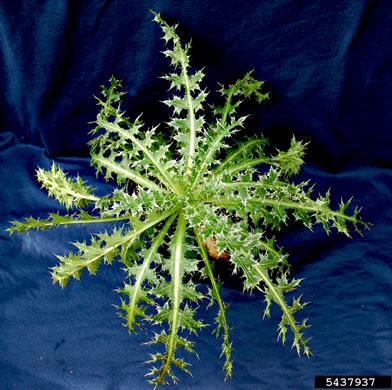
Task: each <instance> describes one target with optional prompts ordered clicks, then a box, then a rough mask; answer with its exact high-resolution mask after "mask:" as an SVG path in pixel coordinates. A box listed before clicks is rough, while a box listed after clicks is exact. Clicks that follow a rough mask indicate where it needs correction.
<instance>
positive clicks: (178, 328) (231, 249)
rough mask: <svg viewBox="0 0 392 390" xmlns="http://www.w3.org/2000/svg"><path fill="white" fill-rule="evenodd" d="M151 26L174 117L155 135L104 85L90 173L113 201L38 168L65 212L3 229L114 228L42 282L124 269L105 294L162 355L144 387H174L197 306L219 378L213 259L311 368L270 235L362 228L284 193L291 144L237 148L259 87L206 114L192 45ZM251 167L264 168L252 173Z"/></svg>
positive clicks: (231, 89) (317, 201) (244, 87)
mask: <svg viewBox="0 0 392 390" xmlns="http://www.w3.org/2000/svg"><path fill="white" fill-rule="evenodd" d="M154 21H155V22H157V23H158V24H159V26H160V27H161V29H162V31H163V40H164V41H165V45H166V46H167V49H166V50H165V51H164V52H163V54H164V55H165V56H166V57H168V58H169V60H170V65H171V66H172V67H173V72H172V73H169V74H167V75H165V76H163V79H165V80H167V81H169V82H170V87H169V91H170V93H172V94H173V95H172V96H171V97H170V98H168V99H166V100H164V101H163V103H164V104H166V105H167V106H168V107H170V108H171V109H172V110H173V114H172V116H171V117H170V118H169V120H168V121H166V122H165V124H164V125H163V126H160V127H158V126H157V127H152V128H150V129H146V128H145V125H144V122H143V120H142V118H141V116H139V117H137V118H134V119H130V118H129V117H128V116H127V114H126V113H125V112H124V111H123V110H122V109H121V100H122V98H123V97H124V95H125V93H124V92H123V91H122V89H121V81H119V80H118V79H116V78H115V77H111V78H110V80H109V85H107V86H103V87H102V96H101V97H98V98H97V101H98V105H99V107H100V110H99V113H98V115H97V119H96V121H95V125H96V126H95V127H94V129H93V130H92V131H91V134H92V135H93V139H92V140H91V141H90V143H89V144H90V146H91V163H92V165H93V166H94V167H95V168H96V171H97V175H98V174H102V175H103V176H104V179H105V180H107V181H111V182H112V183H113V184H114V187H115V188H114V189H113V191H112V192H111V193H109V194H107V195H105V196H102V197H97V196H95V195H93V192H94V189H93V188H92V187H90V186H87V185H86V183H85V182H84V181H83V180H82V179H81V178H80V177H79V176H77V177H76V178H75V179H72V178H69V177H67V175H66V174H65V173H64V172H63V170H62V169H61V168H60V167H59V166H57V165H56V164H55V163H53V164H52V167H51V169H49V170H44V169H42V168H39V169H38V171H37V178H38V181H39V182H40V183H41V184H42V187H43V188H44V189H46V190H47V192H48V194H49V196H53V197H54V198H55V199H57V200H58V201H59V203H60V204H61V205H64V206H65V207H66V209H67V211H68V210H69V209H73V211H72V212H71V213H66V214H59V213H58V212H56V213H51V214H50V215H49V217H48V219H35V218H32V217H30V218H26V219H25V220H24V221H21V222H20V221H13V222H12V226H11V227H10V228H9V229H8V231H9V232H10V233H13V232H18V233H22V232H28V231H30V230H31V229H37V230H39V229H47V228H50V227H53V226H64V227H67V226H70V225H73V224H100V223H103V222H106V223H109V222H113V223H116V226H117V227H115V228H113V229H112V230H110V231H104V232H101V233H98V234H96V235H93V236H92V237H91V239H90V241H89V242H88V243H87V242H86V241H83V242H76V243H74V246H75V247H76V251H75V252H71V253H69V254H67V255H59V256H57V257H58V259H59V264H58V265H57V266H55V267H53V268H52V277H53V281H54V283H59V284H60V285H61V286H62V287H64V286H65V285H66V284H67V283H68V281H69V280H70V278H74V279H79V278H80V276H81V274H82V272H84V269H87V271H88V272H89V273H90V274H92V275H96V274H97V271H98V269H99V267H100V265H101V264H102V263H105V264H112V263H113V262H114V261H119V262H120V263H122V265H123V269H124V273H125V278H124V284H123V286H121V287H119V289H118V290H117V291H118V292H119V293H120V294H121V297H122V298H121V300H120V304H119V305H117V307H118V310H119V314H120V316H121V318H123V320H124V325H125V326H126V327H127V329H128V330H129V332H130V333H132V332H137V331H138V330H139V329H146V328H148V326H149V327H151V328H152V329H155V325H160V326H162V330H161V331H160V332H155V331H152V333H153V337H152V340H151V341H150V342H149V343H148V344H150V345H155V344H162V346H163V352H157V353H155V354H152V355H151V358H150V360H149V361H148V363H150V364H151V365H152V368H151V371H150V372H149V373H148V374H147V376H148V377H149V378H150V379H149V382H150V383H152V384H154V385H155V386H157V385H159V384H166V383H167V379H168V377H169V378H171V379H172V381H173V382H174V383H176V382H177V377H176V370H177V369H181V370H183V371H185V372H187V373H190V371H189V366H190V364H189V363H188V362H186V361H185V359H184V358H183V357H179V354H178V353H177V350H179V349H184V350H185V351H188V352H191V353H192V354H196V355H197V353H196V351H195V349H194V348H195V347H194V343H193V342H191V341H190V340H188V338H187V337H186V332H184V331H189V332H191V333H197V332H198V331H199V330H200V329H202V328H203V327H205V326H206V325H207V324H205V323H204V321H203V320H202V319H200V318H199V316H200V313H197V309H198V308H199V307H198V304H199V302H200V301H202V300H203V299H208V300H209V304H208V307H210V306H213V305H214V304H216V305H217V316H216V318H215V325H216V327H215V330H214V332H215V333H216V336H217V337H218V336H221V337H222V350H221V357H223V358H224V363H223V368H224V370H225V379H226V378H229V377H231V375H232V367H233V362H232V359H231V351H232V343H231V341H230V333H231V330H232V329H231V327H230V326H229V324H228V322H227V319H226V312H227V310H228V307H229V305H228V303H226V302H224V301H223V300H222V298H221V295H220V290H221V287H222V282H221V281H219V280H217V278H216V277H215V275H214V263H215V262H216V261H222V260H219V259H220V258H225V259H226V261H229V264H228V265H230V266H231V267H232V269H233V273H235V274H238V275H239V276H240V277H241V278H242V279H243V286H244V290H245V291H249V292H252V291H255V290H256V291H259V292H261V293H262V294H264V297H265V302H266V307H265V309H264V315H266V316H269V315H270V307H271V305H272V302H275V303H276V304H277V305H278V306H280V308H281V310H282V317H281V321H280V323H279V325H278V332H279V333H278V339H279V338H280V339H282V341H283V343H284V342H285V341H286V336H287V332H288V330H289V329H290V330H291V332H292V336H291V337H292V340H293V344H292V345H293V347H295V348H296V350H297V352H298V354H299V355H300V354H301V353H303V354H306V355H307V356H309V355H310V354H311V352H310V349H309V346H308V340H307V339H305V338H304V335H303V330H304V329H306V328H308V327H309V325H308V323H307V320H306V319H305V320H302V321H298V320H297V319H296V318H295V315H296V314H297V312H298V311H299V310H301V309H303V308H304V307H305V306H306V305H307V304H308V302H303V301H302V300H301V297H298V298H293V300H292V302H291V303H288V302H287V301H286V294H287V293H291V292H293V291H294V290H295V289H296V288H297V287H298V286H299V284H300V281H301V279H295V278H292V279H291V280H290V279H289V277H288V273H289V263H288V261H287V255H286V254H285V253H284V252H283V250H282V249H281V248H279V247H278V246H277V245H276V238H275V237H274V236H271V235H270V234H271V232H273V231H274V230H279V228H280V227H281V226H282V224H287V223H289V222H290V220H293V219H295V220H299V221H302V222H303V223H304V225H305V226H307V227H308V228H309V229H312V227H313V225H314V224H315V223H320V224H322V226H323V227H324V229H325V230H326V232H327V233H328V232H329V231H330V229H331V228H332V227H333V228H336V229H337V230H338V231H339V232H341V233H343V234H345V235H346V236H349V226H348V224H349V223H350V224H352V225H353V227H354V229H355V230H356V231H358V232H360V227H361V226H362V227H365V228H367V227H368V224H367V223H365V222H363V221H362V220H361V219H360V218H359V210H358V209H355V210H354V211H353V213H352V214H349V213H348V210H349V205H350V200H349V201H348V202H342V203H341V204H340V205H339V207H338V209H337V210H334V209H332V208H331V207H330V197H329V193H327V194H326V195H325V196H321V195H318V197H314V196H313V187H309V183H308V182H303V183H299V184H294V183H292V182H291V181H290V176H291V175H293V174H296V173H297V172H298V171H299V170H300V168H301V165H302V163H303V156H304V151H305V147H306V144H305V143H303V142H301V141H298V140H297V139H296V138H295V137H292V140H291V144H290V147H289V149H288V150H287V151H279V150H278V152H277V153H276V154H275V155H269V154H268V153H267V152H266V145H268V140H267V139H266V138H246V137H242V136H241V133H244V127H245V124H246V116H241V115H239V114H238V111H239V108H240V106H241V103H242V102H243V100H244V99H246V98H255V99H256V101H257V102H258V103H261V102H263V101H264V100H265V99H267V98H268V93H266V92H264V91H263V90H262V88H263V82H262V81H259V80H256V79H255V78H254V77H253V75H252V72H249V73H247V74H245V76H244V77H242V78H241V79H239V80H237V81H236V82H235V83H233V84H231V85H228V86H226V87H225V86H221V87H220V89H219V93H220V95H221V97H220V101H219V102H218V103H217V104H216V105H211V104H210V105H207V102H206V101H207V97H208V92H207V91H206V90H205V89H203V88H202V85H201V83H202V81H203V78H204V72H203V71H201V70H196V71H195V70H193V69H192V68H191V65H190V57H189V52H190V50H191V44H190V43H188V44H185V45H184V44H183V43H182V42H181V40H180V38H179V36H178V34H177V32H176V26H170V25H169V24H167V23H166V22H165V21H164V20H163V19H162V17H161V16H160V15H159V14H157V13H154ZM168 132H169V133H170V134H171V138H169V139H168ZM238 139H241V141H240V142H238V141H237V140H238ZM260 165H264V166H265V167H267V169H263V170H262V171H258V169H257V167H258V166H260ZM262 172H264V173H262ZM119 221H122V223H123V225H122V226H121V227H119V226H118V222H119ZM120 223H121V222H120ZM207 243H208V245H207ZM197 274H198V275H199V277H200V276H201V277H202V278H204V279H205V280H206V283H207V284H208V286H209V287H207V288H206V290H207V292H205V289H202V288H201V287H200V286H199V285H197V284H196V283H195V282H194V281H195V276H196V275H197ZM202 291H204V293H202ZM199 311H200V310H199ZM146 325H147V326H146Z"/></svg>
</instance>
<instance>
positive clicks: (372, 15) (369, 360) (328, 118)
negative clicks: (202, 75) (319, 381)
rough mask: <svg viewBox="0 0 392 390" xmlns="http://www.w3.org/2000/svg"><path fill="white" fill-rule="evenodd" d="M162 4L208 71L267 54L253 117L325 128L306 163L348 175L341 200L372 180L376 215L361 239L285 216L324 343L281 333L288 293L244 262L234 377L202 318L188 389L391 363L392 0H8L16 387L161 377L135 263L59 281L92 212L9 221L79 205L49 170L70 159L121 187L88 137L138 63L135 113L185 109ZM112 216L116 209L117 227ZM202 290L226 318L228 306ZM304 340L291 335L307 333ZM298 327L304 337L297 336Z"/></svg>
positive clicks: (314, 174)
mask: <svg viewBox="0 0 392 390" xmlns="http://www.w3.org/2000/svg"><path fill="white" fill-rule="evenodd" d="M149 9H153V10H155V11H157V12H161V13H162V16H164V17H165V18H166V19H167V20H168V21H169V22H170V23H180V27H179V30H178V31H179V33H180V34H181V36H182V37H184V38H185V39H186V40H188V39H190V37H192V38H193V49H192V52H191V55H192V60H193V65H194V66H195V67H197V68H202V67H203V66H205V72H206V73H207V77H206V79H205V85H206V87H207V88H208V89H209V90H210V91H211V97H214V96H216V95H215V94H214V93H213V91H215V90H216V88H217V84H216V82H221V83H228V82H232V81H234V80H235V79H236V78H237V77H239V76H240V75H242V74H244V73H245V72H247V71H248V70H250V69H254V75H255V76H256V77H257V78H260V79H263V80H266V84H265V85H266V90H268V91H270V94H271V99H270V101H268V102H267V103H265V104H264V105H263V106H254V105H253V106H252V105H249V109H250V112H251V113H252V116H251V117H250V118H249V119H248V121H247V123H248V131H249V133H253V134H258V133H261V132H262V133H263V134H264V135H265V136H267V137H269V138H270V140H271V143H273V144H274V145H276V146H277V147H279V148H286V147H287V146H288V144H289V140H290V138H291V134H292V133H294V134H295V136H296V137H297V138H298V139H303V140H305V141H310V145H309V147H308V149H307V156H306V162H307V163H306V165H305V166H304V169H303V171H302V172H301V174H300V175H298V177H296V178H295V180H307V179H310V180H311V181H312V182H313V183H317V185H316V192H320V193H325V191H326V190H327V189H328V188H329V187H331V188H332V204H333V205H334V206H335V207H336V206H337V204H338V202H339V200H340V197H342V198H343V199H348V198H349V197H351V196H352V195H353V196H354V201H353V204H354V205H358V206H359V207H363V212H362V215H363V218H364V219H365V220H367V221H369V222H371V223H373V226H372V229H371V231H369V232H366V233H365V235H364V237H363V238H362V237H360V236H359V235H358V234H353V239H352V240H349V239H346V238H344V237H343V236H341V235H338V234H336V233H332V234H331V235H329V236H327V235H326V234H325V233H324V232H323V231H322V229H321V228H320V227H316V228H315V229H314V232H313V233H312V232H310V231H308V230H307V229H306V228H304V227H301V226H300V225H297V224H294V226H293V227H291V228H287V229H284V230H283V231H282V232H280V233H279V234H278V239H279V240H278V243H279V245H281V246H283V247H284V248H285V250H286V252H288V253H289V254H290V262H291V263H292V264H293V267H292V275H293V276H295V277H297V278H305V280H304V281H303V282H302V286H301V288H300V292H301V293H302V294H303V295H304V299H305V300H309V301H311V302H312V304H311V305H309V306H307V308H305V309H304V310H303V313H300V316H301V315H302V316H303V317H309V319H310V320H309V322H310V323H311V324H312V328H310V329H307V332H306V334H307V335H308V336H309V337H312V340H311V341H310V347H311V350H312V351H313V353H314V356H313V357H312V358H311V359H307V358H304V357H302V358H298V356H297V354H296V352H295V351H294V350H291V349H290V345H286V346H285V347H282V346H281V345H280V343H277V342H276V336H277V324H278V322H279V318H280V312H279V308H278V307H276V306H275V307H273V309H272V318H271V319H265V320H263V319H262V313H263V309H264V302H263V297H262V296H260V295H258V294H253V295H252V296H247V295H244V294H242V292H241V289H240V285H239V283H238V280H236V279H233V278H228V281H227V283H226V284H225V288H224V289H223V290H222V294H223V297H224V299H225V300H226V301H227V302H230V303H231V307H230V309H229V312H228V320H229V322H230V325H231V326H232V327H233V328H234V330H233V332H232V340H233V345H234V351H233V360H234V370H233V379H232V380H229V381H226V382H224V380H223V379H224V374H223V373H222V371H221V367H222V364H223V360H222V359H219V354H220V340H217V339H216V338H215V336H214V335H211V331H212V327H210V328H206V329H204V330H203V331H201V332H200V333H199V337H198V338H194V337H193V336H192V338H193V339H194V340H195V342H196V350H197V352H198V354H199V356H200V360H197V359H196V358H194V357H192V356H191V357H189V356H188V358H189V361H190V363H191V364H192V367H191V370H192V372H193V378H191V377H189V376H187V375H186V374H183V373H181V372H179V373H178V377H179V379H180V383H179V385H178V386H177V387H176V386H171V388H178V389H207V390H209V389H225V390H226V389H263V390H264V389H305V390H306V389H313V388H314V376H315V375H368V374H369V375H391V374H392V357H391V353H392V328H391V319H392V318H391V317H392V315H391V298H392V293H391V277H392V270H391V256H392V244H391V239H392V229H391V220H392V206H391V204H392V172H391V169H390V168H391V166H392V154H391V146H392V132H391V127H390V124H391V120H392V106H391V103H392V88H391V82H392V64H391V58H392V57H391V56H392V50H391V48H392V45H391V38H392V3H391V2H390V1H387V0H385V1H381V0H372V1H365V0H357V1H349V0H339V1H333V0H315V1H301V0H297V1H289V0H274V1H266V0H262V1H261V0H257V1H256V0H250V1H241V2H239V1H233V0H225V1H221V0H214V1H212V0H208V1H200V2H199V1H189V0H188V1H175V0H166V1H159V0H155V1H154V0H146V1H142V0H134V1H125V0H124V1H110V0H106V1H98V0H90V1H84V0H80V1H64V0H45V1H44V0H42V1H38V0H36V1H25V0H8V1H7V0H4V1H3V2H1V4H0V57H1V61H0V85H1V88H0V110H1V118H0V129H1V133H0V186H1V191H0V204H1V206H2V207H1V222H0V239H1V241H0V242H1V254H2V256H1V257H0V283H1V284H0V286H1V287H0V389H1V390H10V389H15V390H46V389H47V390H71V389H72V390H101V389H102V390H120V389H148V388H152V387H151V386H150V385H148V384H147V383H146V379H145V378H144V377H143V375H144V374H145V373H146V372H147V368H148V367H147V366H146V365H143V364H142V363H143V362H144V361H145V360H148V358H149V356H148V353H152V352H155V350H154V349H153V348H149V347H147V346H141V344H142V343H143V342H146V341H148V340H149V336H148V335H146V334H145V333H143V332H140V333H139V334H138V335H137V336H135V335H133V336H129V335H128V333H127V330H126V329H125V328H123V327H121V326H120V324H121V321H122V320H121V319H120V318H119V317H118V316H117V315H116V310H115V308H114V307H113V306H112V305H113V304H119V297H118V294H117V293H115V292H114V291H113V290H114V289H116V288H118V287H120V286H121V285H122V278H123V273H122V271H121V269H120V267H119V266H117V265H113V266H112V267H102V268H101V269H100V270H99V272H98V277H89V276H88V275H83V277H82V282H81V283H80V282H77V281H71V282H70V283H69V285H67V287H66V288H65V289H64V290H62V289H61V288H60V287H58V286H55V287H53V286H52V282H51V279H50V276H49V273H48V268H49V267H52V266H54V265H55V264H56V263H57V259H56V257H55V256H54V253H56V254H60V255H62V254H65V253H67V251H68V250H70V249H72V246H71V245H70V244H69V243H70V242H72V241H77V240H84V239H87V238H88V235H89V233H93V232H96V231H97V228H96V227H95V228H91V227H88V228H87V227H84V226H82V227H78V228H76V227H72V228H68V229H61V228H59V229H53V230H48V231H45V232H31V233H29V234H28V235H27V234H26V235H22V236H18V235H13V236H9V234H8V233H6V232H5V229H6V228H7V227H8V226H9V225H8V221H10V220H15V219H21V218H22V217H26V216H30V215H32V216H34V217H42V218H45V217H46V216H47V213H48V212H53V211H60V212H64V211H65V210H64V208H62V207H60V206H58V204H57V202H56V201H55V200H53V199H52V198H50V199H49V198H47V195H46V193H45V192H44V191H41V190H40V188H39V185H38V184H37V182H36V181H35V179H34V174H35V169H36V168H37V167H38V166H40V167H42V168H46V169H48V168H49V167H50V165H51V161H52V159H54V160H55V161H56V162H57V163H58V164H60V165H61V166H62V167H63V168H64V169H65V170H66V171H68V172H69V173H70V175H72V174H76V173H77V172H79V174H80V175H81V176H82V177H83V178H84V179H87V180H88V182H89V184H91V185H93V186H94V187H96V188H97V190H96V193H97V194H98V195H103V194H104V193H105V192H107V191H109V190H110V188H111V187H110V185H109V184H107V183H104V182H103V181H102V178H98V179H96V178H95V174H94V171H93V169H92V168H91V167H90V166H89V160H88V148H87V145H86V144H87V142H88V140H89V138H90V135H89V134H88V132H89V130H90V128H91V125H89V124H88V122H90V121H93V120H94V119H95V116H96V113H97V108H96V105H95V100H94V98H93V97H92V96H93V95H98V94H99V92H100V85H101V84H103V83H106V82H107V80H108V79H109V77H110V75H111V74H114V75H115V76H116V77H118V78H120V79H124V85H125V89H126V91H127V92H128V99H127V103H126V104H127V107H128V108H129V112H130V116H134V115H137V114H139V113H140V112H143V113H144V115H143V117H144V120H145V121H146V122H147V123H149V124H157V123H159V122H161V121H165V120H167V114H168V112H167V110H166V109H165V107H164V106H163V105H162V104H161V103H159V100H163V99H164V98H165V96H166V87H167V85H166V82H165V81H164V80H161V79H158V78H157V76H160V75H162V74H164V73H166V72H167V71H168V68H167V65H168V61H167V60H166V59H165V58H164V56H163V55H161V54H159V51H161V50H163V41H162V40H161V39H160V37H161V32H160V29H159V27H158V26H157V25H156V24H154V23H152V22H151V19H152V15H151V14H150V12H149V11H148V10H149ZM110 227H111V226H110V225H108V226H104V227H102V230H103V229H104V228H110ZM205 309H206V307H205V305H204V304H202V305H201V307H200V313H201V315H202V316H203V317H204V318H205V319H206V322H209V323H213V322H214V317H215V315H216V311H215V309H209V310H208V311H206V310H205ZM289 341H290V340H289ZM288 344H290V343H288Z"/></svg>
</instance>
